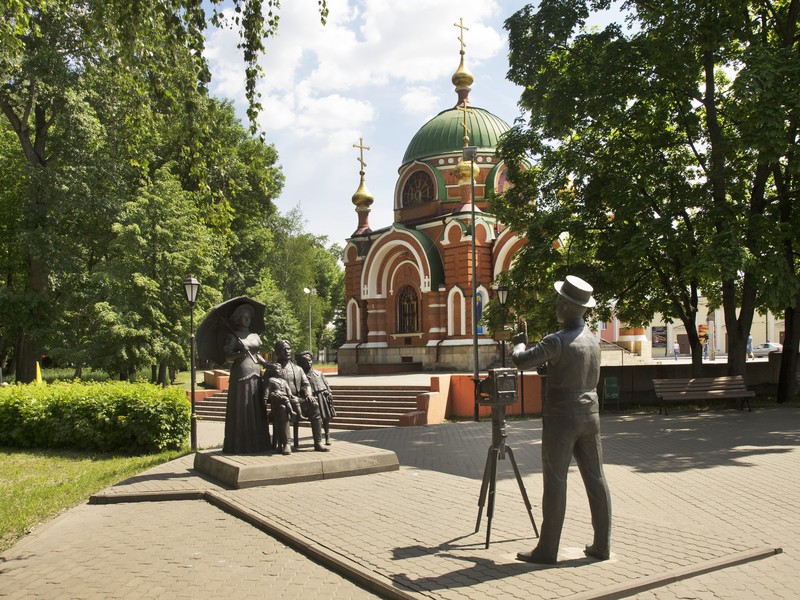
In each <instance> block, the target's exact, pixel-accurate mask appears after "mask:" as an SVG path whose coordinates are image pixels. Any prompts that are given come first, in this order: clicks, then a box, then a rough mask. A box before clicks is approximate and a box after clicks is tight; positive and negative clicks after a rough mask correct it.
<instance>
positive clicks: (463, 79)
mask: <svg viewBox="0 0 800 600" xmlns="http://www.w3.org/2000/svg"><path fill="white" fill-rule="evenodd" d="M450 81H452V82H453V85H454V86H456V93H458V102H457V103H456V106H457V105H459V104H461V103H462V102H464V99H465V98H468V97H469V92H470V90H471V89H472V87H471V86H472V83H473V82H474V81H475V77H473V75H472V73H470V72H469V71H468V70H467V68H466V67H465V66H464V51H463V50H462V51H461V62H460V63H459V65H458V69H457V70H456V72H455V73H453V77H452V79H451V80H450Z"/></svg>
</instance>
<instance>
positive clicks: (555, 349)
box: [511, 331, 561, 370]
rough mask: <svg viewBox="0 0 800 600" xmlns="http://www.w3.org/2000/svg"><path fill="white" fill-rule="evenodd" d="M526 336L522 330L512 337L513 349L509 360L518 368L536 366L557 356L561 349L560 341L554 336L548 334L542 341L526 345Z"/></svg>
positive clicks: (523, 368)
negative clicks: (529, 345)
mask: <svg viewBox="0 0 800 600" xmlns="http://www.w3.org/2000/svg"><path fill="white" fill-rule="evenodd" d="M527 341H528V336H527V335H526V333H525V332H524V331H522V332H520V333H518V334H517V335H516V336H515V337H514V349H513V351H512V352H511V360H512V361H513V363H514V366H516V367H517V368H518V369H520V370H525V369H532V368H534V367H538V366H539V365H541V364H544V363H546V362H547V361H550V360H553V359H555V358H557V357H558V355H559V354H560V351H561V342H560V340H559V338H557V337H556V336H552V335H548V336H547V337H545V338H544V339H543V340H542V341H540V342H537V343H536V344H533V345H532V346H531V347H530V348H528V347H527Z"/></svg>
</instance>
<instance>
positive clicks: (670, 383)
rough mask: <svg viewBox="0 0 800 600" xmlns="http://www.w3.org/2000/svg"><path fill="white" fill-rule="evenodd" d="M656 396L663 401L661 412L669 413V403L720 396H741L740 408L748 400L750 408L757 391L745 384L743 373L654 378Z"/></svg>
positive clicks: (750, 409) (714, 398) (712, 398)
mask: <svg viewBox="0 0 800 600" xmlns="http://www.w3.org/2000/svg"><path fill="white" fill-rule="evenodd" d="M653 387H654V388H655V391H656V397H657V398H658V399H659V401H660V402H661V408H660V409H659V411H658V412H659V413H661V412H663V413H664V414H665V415H666V414H667V403H669V402H672V403H681V402H693V401H696V400H716V399H719V398H740V399H741V403H740V405H739V410H742V409H743V408H744V403H745V402H747V410H748V411H752V410H753V409H752V408H750V398H752V397H753V396H755V392H753V391H751V390H748V389H747V388H746V387H745V385H744V379H742V376H741V375H732V376H729V377H698V378H696V379H653Z"/></svg>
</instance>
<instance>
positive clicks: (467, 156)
mask: <svg viewBox="0 0 800 600" xmlns="http://www.w3.org/2000/svg"><path fill="white" fill-rule="evenodd" d="M465 110H466V105H465ZM462 153H463V158H464V160H465V161H467V160H468V161H469V163H470V165H469V176H470V203H469V204H470V217H471V219H472V381H473V382H474V383H475V420H476V421H478V420H480V413H479V403H478V401H479V400H480V382H481V379H480V375H479V374H478V273H477V267H478V263H477V259H476V250H475V236H476V235H477V233H478V232H477V231H476V227H475V155H476V154H477V153H478V147H477V146H464V148H463V149H462Z"/></svg>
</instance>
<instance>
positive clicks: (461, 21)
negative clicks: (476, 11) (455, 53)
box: [453, 17, 469, 54]
mask: <svg viewBox="0 0 800 600" xmlns="http://www.w3.org/2000/svg"><path fill="white" fill-rule="evenodd" d="M453 27H458V28H459V29H460V30H461V33H459V35H458V41H459V42H461V54H464V48H466V47H467V45H466V44H465V43H464V31H469V27H466V26H465V25H464V17H459V19H458V23H453Z"/></svg>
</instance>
